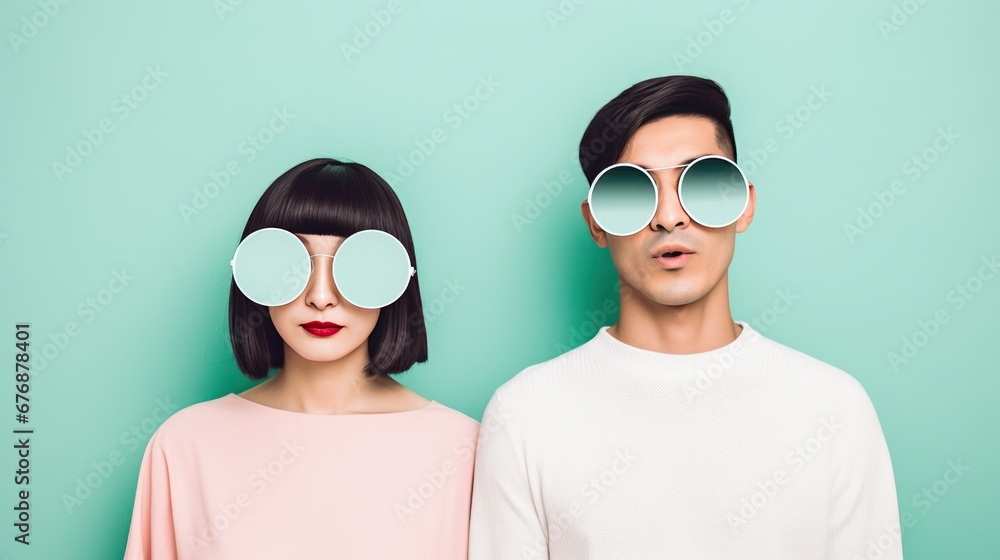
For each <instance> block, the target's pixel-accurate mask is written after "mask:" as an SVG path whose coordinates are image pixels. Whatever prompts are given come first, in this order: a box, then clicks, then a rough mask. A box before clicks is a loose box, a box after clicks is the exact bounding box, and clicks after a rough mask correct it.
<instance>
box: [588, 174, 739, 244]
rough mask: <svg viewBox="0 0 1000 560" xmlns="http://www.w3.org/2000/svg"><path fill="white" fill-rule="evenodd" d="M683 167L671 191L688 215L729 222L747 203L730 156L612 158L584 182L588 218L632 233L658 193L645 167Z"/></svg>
mask: <svg viewBox="0 0 1000 560" xmlns="http://www.w3.org/2000/svg"><path fill="white" fill-rule="evenodd" d="M681 167H683V168H684V171H683V172H681V177H680V180H679V181H678V183H677V197H678V198H679V199H680V202H681V206H682V207H683V208H684V211H685V212H686V213H687V215H688V216H690V217H691V219H692V220H694V221H695V222H698V223H699V224H701V225H703V226H705V227H710V228H720V227H726V226H728V225H730V224H732V223H733V222H735V221H736V220H737V219H739V217H740V216H741V215H742V214H743V211H744V210H746V208H747V205H748V204H749V203H750V182H749V181H747V178H746V175H745V174H744V173H743V170H742V169H740V166H738V165H736V162H734V161H732V160H730V159H729V158H726V157H723V156H716V155H707V156H701V157H699V158H696V159H695V160H693V161H691V162H690V163H685V164H682V165H671V166H667V167H654V168H649V169H646V168H642V167H639V166H638V165H635V164H632V163H616V164H614V165H610V166H608V167H606V168H605V169H603V170H602V171H601V172H600V173H598V174H597V177H595V178H594V182H593V183H591V184H590V192H589V193H588V194H587V202H588V203H589V205H590V213H591V215H592V216H593V217H594V221H596V222H597V225H599V226H600V227H601V229H603V230H604V231H606V232H608V233H610V234H612V235H617V236H625V235H632V234H634V233H636V232H638V231H639V230H641V229H642V228H644V227H646V226H647V225H649V223H650V222H651V221H652V219H653V216H654V215H655V214H656V207H657V205H658V204H659V193H658V190H657V188H656V179H654V178H653V176H652V175H650V173H649V172H650V171H659V170H661V169H677V168H681Z"/></svg>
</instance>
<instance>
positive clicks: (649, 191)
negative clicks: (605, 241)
mask: <svg viewBox="0 0 1000 560" xmlns="http://www.w3.org/2000/svg"><path fill="white" fill-rule="evenodd" d="M590 213H591V215H593V216H594V220H595V221H596V222H597V225H599V226H601V229H603V230H604V231H606V232H608V233H610V234H612V235H619V236H622V235H632V234H633V233H635V232H637V231H639V230H640V229H642V228H644V227H646V225H647V224H649V221H650V220H652V219H653V214H654V213H656V185H655V184H653V182H652V181H650V179H649V176H647V175H646V173H645V172H643V171H642V170H641V169H639V168H637V167H633V166H631V165H617V166H613V167H609V168H607V169H605V170H604V171H603V172H601V175H600V176H599V177H598V178H597V179H596V180H595V181H594V185H593V186H592V187H591V190H590Z"/></svg>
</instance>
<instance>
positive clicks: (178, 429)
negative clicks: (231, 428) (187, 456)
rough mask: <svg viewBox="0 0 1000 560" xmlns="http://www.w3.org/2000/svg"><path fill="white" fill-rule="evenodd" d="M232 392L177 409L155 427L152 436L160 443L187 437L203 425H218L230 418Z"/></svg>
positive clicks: (199, 431)
mask: <svg viewBox="0 0 1000 560" xmlns="http://www.w3.org/2000/svg"><path fill="white" fill-rule="evenodd" d="M232 397H233V394H232V393H229V394H226V395H223V396H221V397H217V398H214V399H211V400H207V401H201V402H196V403H193V404H189V405H187V406H185V407H182V408H180V409H178V410H177V411H176V412H174V413H173V414H171V415H170V416H168V417H167V419H166V420H164V421H163V423H161V424H160V426H159V427H158V428H157V429H156V431H155V432H154V434H153V438H154V439H157V440H159V441H160V442H161V443H165V442H166V441H170V440H175V439H182V440H183V439H188V438H190V437H191V435H192V434H197V433H202V432H203V431H204V428H205V426H209V425H218V424H219V423H220V422H225V421H227V419H231V417H232V414H231V413H232V411H233V406H232V405H233V403H232V400H231V399H232Z"/></svg>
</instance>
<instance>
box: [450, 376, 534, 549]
mask: <svg viewBox="0 0 1000 560" xmlns="http://www.w3.org/2000/svg"><path fill="white" fill-rule="evenodd" d="M514 421H515V418H513V417H511V415H510V411H509V410H507V409H505V407H504V406H503V405H502V404H501V402H500V395H499V390H498V391H497V392H496V393H494V394H493V398H492V399H490V402H489V404H487V405H486V410H485V412H484V413H483V422H482V423H481V425H480V430H479V444H478V450H477V451H476V468H475V476H474V478H473V490H472V516H471V520H470V527H469V560H507V559H510V558H538V559H547V558H548V557H549V554H548V539H547V536H546V531H545V529H544V522H543V518H544V513H543V512H542V510H541V506H540V503H539V500H536V497H535V494H533V492H532V486H531V482H530V469H529V466H528V463H527V461H526V459H525V454H524V446H523V445H522V444H521V439H520V437H519V436H518V433H517V432H516V429H515V427H514V425H513V424H514Z"/></svg>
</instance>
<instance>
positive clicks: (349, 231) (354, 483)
mask: <svg viewBox="0 0 1000 560" xmlns="http://www.w3.org/2000/svg"><path fill="white" fill-rule="evenodd" d="M415 261H416V258H415V255H414V249H413V242H412V239H411V236H410V231H409V225H408V223H407V220H406V216H405V214H404V213H403V209H402V206H401V205H400V203H399V200H398V198H397V197H396V195H395V193H394V192H393V191H392V189H391V188H390V187H389V185H388V184H386V182H385V181H384V180H382V178H381V177H379V176H378V175H377V174H376V173H375V172H373V171H372V170H370V169H369V168H367V167H365V166H364V165H361V164H358V163H345V162H340V161H337V160H333V159H313V160H310V161H306V162H304V163H301V164H299V165H297V166H295V167H293V168H292V169H290V170H289V171H287V172H285V173H284V174H283V175H281V176H280V177H278V179H277V180H275V181H274V183H273V184H272V185H271V186H270V187H269V188H268V189H267V191H266V192H264V194H263V195H262V196H261V198H260V200H259V202H258V203H257V205H256V206H255V207H254V209H253V212H251V214H250V218H249V220H248V221H247V225H246V228H245V229H244V231H243V236H242V238H241V242H240V244H239V246H238V247H237V249H236V251H235V253H234V257H233V261H232V262H231V265H232V267H233V275H234V279H233V283H232V285H231V289H230V295H229V327H230V329H229V330H230V339H231V341H232V346H233V353H234V355H235V358H236V364H237V366H238V367H239V368H240V370H241V371H242V372H243V373H244V374H245V375H246V376H247V377H249V378H251V379H255V380H256V379H263V378H265V377H267V375H268V373H269V370H270V369H271V368H278V371H277V372H276V373H275V374H274V375H273V376H272V377H270V378H269V379H267V380H266V381H264V382H262V383H260V384H259V385H256V386H255V387H252V388H251V389H249V390H247V391H244V392H242V393H240V394H239V395H237V394H234V393H229V394H228V395H226V396H223V397H220V398H217V399H214V400H211V401H207V402H202V403H198V404H195V405H192V406H189V407H187V408H185V409H182V410H180V411H178V412H177V413H175V414H174V415H173V416H171V417H170V418H168V419H167V420H166V421H165V422H164V423H163V424H162V425H161V426H160V427H159V429H158V430H157V431H156V432H155V433H154V434H153V436H152V437H151V439H150V441H149V444H148V445H147V447H146V451H145V454H144V455H143V459H142V465H141V467H140V471H139V483H138V488H137V490H136V497H135V506H134V509H133V513H132V524H131V527H130V532H129V537H128V544H127V546H126V551H125V559H126V560H168V559H169V560H174V559H192V558H211V559H213V560H228V559H232V560H252V559H256V558H260V559H265V558H266V559H269V560H270V559H273V558H288V559H305V558H324V559H325V558H345V559H348V558H349V559H358V558H378V559H380V560H381V559H398V558H407V559H419V558H426V559H435V560H442V559H445V560H447V559H463V560H464V559H465V558H466V557H467V546H468V523H469V510H470V503H471V502H470V500H471V491H472V470H473V465H474V462H475V448H476V441H477V434H478V428H479V424H478V422H476V421H475V420H473V419H471V418H469V417H468V416H465V415H464V414H462V413H460V412H458V411H455V410H452V409H450V408H448V407H445V406H444V405H442V404H440V403H438V402H436V401H433V400H428V399H426V398H424V397H422V396H420V395H419V394H417V393H415V392H413V391H411V390H410V389H408V388H406V387H405V386H403V385H401V384H400V383H399V382H397V381H396V380H395V379H393V378H392V375H393V374H397V373H401V372H403V371H406V370H407V369H409V368H410V367H411V366H412V365H413V364H414V363H416V362H425V361H426V360H427V337H426V334H425V328H424V320H423V311H422V307H421V303H420V291H419V287H418V284H417V278H416V269H415Z"/></svg>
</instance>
